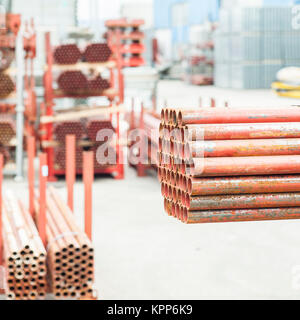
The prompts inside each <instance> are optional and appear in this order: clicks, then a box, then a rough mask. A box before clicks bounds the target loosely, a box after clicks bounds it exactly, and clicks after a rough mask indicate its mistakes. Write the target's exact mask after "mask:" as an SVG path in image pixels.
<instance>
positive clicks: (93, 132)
mask: <svg viewBox="0 0 300 320" xmlns="http://www.w3.org/2000/svg"><path fill="white" fill-rule="evenodd" d="M101 130H105V131H104V134H105V137H103V139H104V141H102V140H103V139H102V137H101V135H99V136H98V137H97V135H98V133H99V132H100V133H101ZM114 133H115V129H114V127H113V125H112V122H111V120H110V119H107V118H103V117H96V118H93V119H87V120H86V121H82V120H73V121H64V122H61V123H57V124H56V125H55V127H54V137H55V140H56V141H58V142H59V146H57V147H55V148H54V166H55V168H56V169H57V170H65V168H66V146H65V141H66V136H67V135H75V138H76V141H78V143H77V146H76V153H75V161H76V168H77V169H78V170H81V169H82V166H83V151H84V150H86V149H87V148H88V149H90V150H91V151H94V154H95V159H94V160H95V161H94V166H95V169H100V168H103V167H106V166H107V165H109V164H112V165H114V164H116V159H115V158H116V150H115V149H116V148H115V145H114V140H113V136H114ZM106 135H109V137H108V138H109V140H112V143H111V146H109V147H108V149H109V150H107V154H106V155H105V158H108V159H107V161H106V160H105V159H102V158H101V157H100V156H99V154H100V152H98V153H97V150H98V148H99V147H100V146H101V145H102V144H103V143H104V142H106V139H107V137H106ZM80 142H86V143H87V146H85V147H84V146H81V145H80ZM108 155H109V156H108ZM96 157H98V158H101V159H96Z"/></svg>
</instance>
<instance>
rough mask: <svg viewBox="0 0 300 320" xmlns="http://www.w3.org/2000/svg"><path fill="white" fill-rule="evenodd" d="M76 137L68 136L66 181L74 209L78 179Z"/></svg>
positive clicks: (71, 206) (71, 205)
mask: <svg viewBox="0 0 300 320" xmlns="http://www.w3.org/2000/svg"><path fill="white" fill-rule="evenodd" d="M75 153H76V137H75V135H67V136H66V180H67V189H68V206H69V208H70V209H71V211H73V209H74V183H75V179H76V163H75Z"/></svg>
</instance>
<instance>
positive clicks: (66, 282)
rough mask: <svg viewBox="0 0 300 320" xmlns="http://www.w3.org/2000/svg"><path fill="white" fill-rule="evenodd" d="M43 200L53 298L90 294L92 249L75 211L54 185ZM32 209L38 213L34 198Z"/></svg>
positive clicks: (76, 297)
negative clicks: (44, 200) (76, 220)
mask: <svg viewBox="0 0 300 320" xmlns="http://www.w3.org/2000/svg"><path fill="white" fill-rule="evenodd" d="M46 203H47V210H46V221H47V222H46V236H47V251H48V253H47V264H48V273H49V274H48V276H49V282H50V287H51V292H53V294H54V296H55V298H64V299H66V298H74V299H85V298H89V297H92V296H93V293H94V289H93V283H94V249H93V247H92V244H91V241H90V240H89V239H88V237H87V236H86V234H85V233H84V232H83V231H82V230H81V229H80V228H79V227H78V226H77V224H76V222H75V218H74V214H73V213H72V212H71V210H70V209H69V207H68V206H67V205H66V204H65V203H64V202H63V201H62V200H61V198H60V196H59V195H58V193H57V191H56V190H55V189H54V188H49V190H48V191H47V199H46ZM35 210H36V212H37V213H38V212H39V203H38V200H37V198H36V201H35ZM37 218H38V216H37Z"/></svg>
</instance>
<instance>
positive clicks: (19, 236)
mask: <svg viewBox="0 0 300 320" xmlns="http://www.w3.org/2000/svg"><path fill="white" fill-rule="evenodd" d="M2 208H3V211H2V212H3V215H2V222H3V227H2V237H3V248H4V265H5V267H6V277H5V293H6V295H7V297H8V299H16V300H28V299H30V300H35V299H43V298H45V296H46V292H47V281H46V251H45V249H44V246H43V244H42V242H41V239H40V237H39V234H38V231H37V229H36V227H35V224H34V221H33V219H32V217H31V215H30V214H29V212H28V211H27V210H26V209H25V207H24V205H23V204H22V203H21V202H20V201H19V200H17V199H16V198H15V197H14V196H13V195H12V193H11V192H10V191H7V192H6V193H5V196H4V198H3V204H2Z"/></svg>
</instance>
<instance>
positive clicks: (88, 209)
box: [83, 151, 94, 240]
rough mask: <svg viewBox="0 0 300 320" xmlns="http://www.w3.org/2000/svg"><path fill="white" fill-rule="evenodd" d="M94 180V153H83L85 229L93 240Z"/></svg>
mask: <svg viewBox="0 0 300 320" xmlns="http://www.w3.org/2000/svg"><path fill="white" fill-rule="evenodd" d="M93 181H94V153H93V152H92V151H86V152H84V153H83V183H84V230H85V233H86V234H87V236H88V237H89V239H90V240H92V212H93V210H92V185H93Z"/></svg>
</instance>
